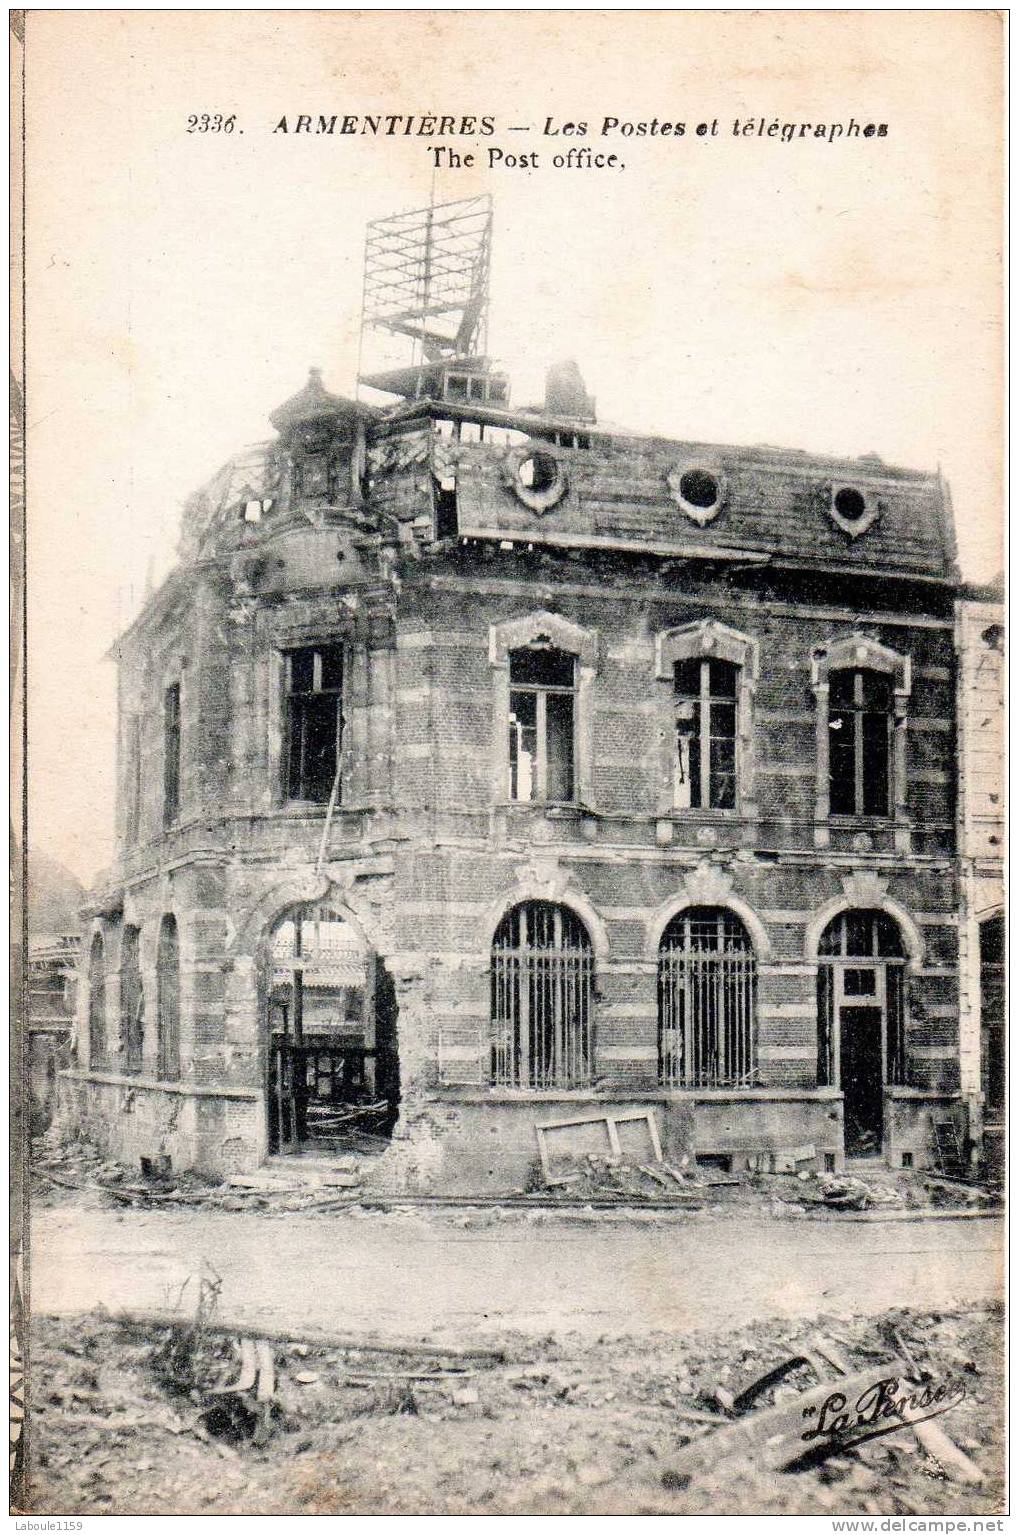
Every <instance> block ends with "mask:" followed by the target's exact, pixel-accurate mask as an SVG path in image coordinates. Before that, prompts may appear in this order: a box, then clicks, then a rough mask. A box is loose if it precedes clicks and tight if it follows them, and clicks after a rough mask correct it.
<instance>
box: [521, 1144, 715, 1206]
mask: <svg viewBox="0 0 1019 1535" xmlns="http://www.w3.org/2000/svg"><path fill="white" fill-rule="evenodd" d="M715 1181H718V1180H715ZM722 1181H725V1182H732V1183H735V1182H736V1179H727V1180H722ZM707 1183H708V1180H706V1179H704V1178H701V1177H699V1176H698V1174H697V1172H696V1169H694V1168H692V1167H691V1165H690V1159H689V1157H684V1158H683V1161H682V1163H681V1164H680V1166H679V1167H673V1166H672V1164H671V1163H669V1162H665V1161H661V1162H655V1161H647V1162H638V1161H636V1160H634V1159H633V1158H629V1157H625V1156H622V1155H620V1156H609V1155H599V1154H597V1153H595V1152H588V1153H587V1155H586V1156H584V1155H582V1156H561V1157H559V1158H558V1159H557V1162H556V1169H555V1175H554V1177H552V1178H549V1179H542V1182H541V1185H540V1186H542V1187H548V1188H549V1189H550V1190H552V1191H553V1192H555V1193H556V1194H557V1195H559V1196H561V1197H562V1198H563V1199H564V1200H569V1201H571V1202H573V1201H578V1200H579V1201H602V1200H610V1201H612V1202H613V1203H619V1204H626V1203H627V1202H630V1203H633V1202H636V1203H638V1204H640V1203H646V1202H647V1201H649V1200H653V1201H655V1202H656V1203H658V1202H661V1201H663V1200H665V1201H668V1202H669V1203H675V1204H682V1205H684V1206H687V1207H689V1208H690V1209H692V1210H696V1209H700V1208H701V1205H700V1203H699V1195H700V1194H701V1193H702V1192H703V1190H704V1188H705V1187H706V1186H707Z"/></svg>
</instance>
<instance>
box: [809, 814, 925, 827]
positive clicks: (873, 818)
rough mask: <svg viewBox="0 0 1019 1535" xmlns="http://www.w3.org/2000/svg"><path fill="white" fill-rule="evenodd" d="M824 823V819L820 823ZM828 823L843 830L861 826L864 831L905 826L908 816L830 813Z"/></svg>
mask: <svg viewBox="0 0 1019 1535" xmlns="http://www.w3.org/2000/svg"><path fill="white" fill-rule="evenodd" d="M820 824H821V825H824V824H825V823H824V822H823V821H822V822H821V823H820ZM827 824H828V825H829V826H836V827H839V828H840V829H841V830H843V831H848V830H851V829H854V828H859V829H861V830H864V831H882V830H884V829H886V828H887V827H889V826H904V825H906V824H907V822H906V817H905V816H902V817H899V818H896V817H895V816H893V815H830V816H829V817H828V821H827Z"/></svg>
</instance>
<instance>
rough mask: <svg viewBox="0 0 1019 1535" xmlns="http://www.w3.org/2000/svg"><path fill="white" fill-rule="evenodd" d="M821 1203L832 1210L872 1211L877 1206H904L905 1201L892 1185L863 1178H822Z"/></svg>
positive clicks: (818, 1186)
mask: <svg viewBox="0 0 1019 1535" xmlns="http://www.w3.org/2000/svg"><path fill="white" fill-rule="evenodd" d="M817 1189H818V1192H819V1194H820V1202H821V1203H822V1204H825V1205H827V1206H828V1208H829V1209H830V1210H870V1209H872V1208H873V1207H874V1206H876V1205H903V1204H905V1200H904V1198H903V1196H902V1194H901V1193H900V1191H899V1190H898V1189H897V1188H895V1187H894V1185H892V1184H888V1183H875V1182H869V1183H868V1182H865V1181H864V1180H863V1179H862V1178H846V1177H841V1178H836V1177H832V1178H821V1179H819V1181H818V1184H817Z"/></svg>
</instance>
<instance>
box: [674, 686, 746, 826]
mask: <svg viewBox="0 0 1019 1535" xmlns="http://www.w3.org/2000/svg"><path fill="white" fill-rule="evenodd" d="M674 675H675V682H674V692H675V711H676V716H675V717H676V757H675V765H674V791H673V794H674V804H675V807H676V809H677V810H733V809H735V807H736V734H737V712H738V703H737V697H738V684H739V667H738V666H736V665H735V664H734V663H733V662H732V661H718V660H714V659H709V658H707V657H702V658H698V659H694V660H690V661H677V662H676V668H675V674H674Z"/></svg>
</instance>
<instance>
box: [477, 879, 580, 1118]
mask: <svg viewBox="0 0 1019 1535" xmlns="http://www.w3.org/2000/svg"><path fill="white" fill-rule="evenodd" d="M491 1020H492V1039H491V1045H492V1064H491V1080H492V1082H493V1084H494V1085H496V1086H500V1087H530V1088H554V1087H583V1086H586V1085H587V1084H588V1083H589V1082H590V1080H591V1075H592V1066H593V1052H594V953H593V950H592V946H591V939H590V937H589V935H588V932H587V929H586V928H585V926H584V924H583V923H582V922H581V920H580V918H579V917H577V916H576V915H575V913H574V912H572V911H571V910H570V909H569V908H568V907H566V906H560V905H557V904H554V903H553V902H550V901H524V902H522V903H521V904H520V905H519V906H514V907H513V908H512V910H510V911H508V912H507V913H506V915H505V916H504V917H503V919H502V921H501V922H500V923H499V926H498V928H497V929H496V932H495V937H494V939H493V941H492V1000H491Z"/></svg>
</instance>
